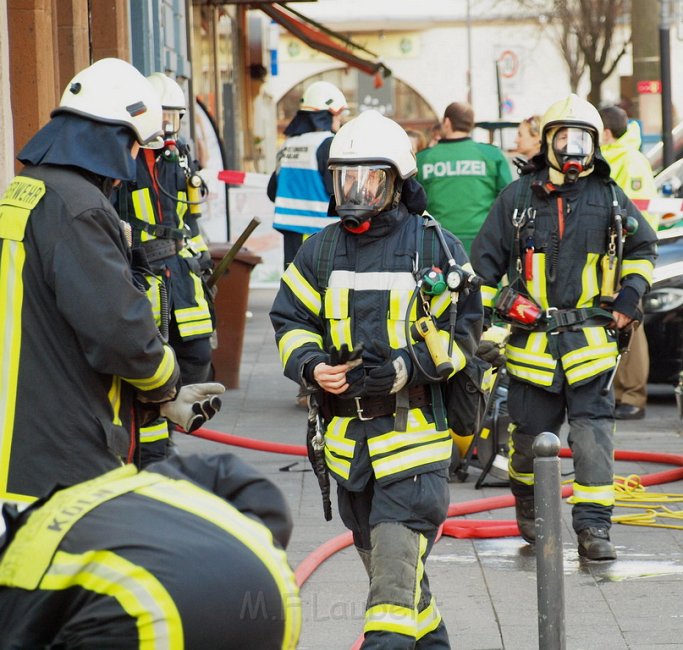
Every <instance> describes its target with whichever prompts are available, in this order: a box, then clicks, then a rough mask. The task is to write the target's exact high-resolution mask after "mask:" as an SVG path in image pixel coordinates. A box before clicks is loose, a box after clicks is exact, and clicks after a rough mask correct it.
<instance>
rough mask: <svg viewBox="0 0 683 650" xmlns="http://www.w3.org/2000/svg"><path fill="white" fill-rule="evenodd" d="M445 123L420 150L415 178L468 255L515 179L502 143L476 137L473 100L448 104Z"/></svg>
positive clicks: (432, 208)
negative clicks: (432, 142)
mask: <svg viewBox="0 0 683 650" xmlns="http://www.w3.org/2000/svg"><path fill="white" fill-rule="evenodd" d="M441 126H442V133H443V137H442V138H441V139H440V140H439V141H438V142H437V143H436V144H435V145H434V146H433V147H429V148H428V149H423V150H422V151H420V153H418V154H417V170H418V171H417V179H418V181H420V183H421V184H422V186H423V187H424V188H425V191H426V192H427V209H428V210H429V212H430V214H432V215H434V218H435V219H436V220H437V221H439V222H440V223H441V225H442V226H443V227H444V228H446V229H447V230H449V231H450V232H452V233H453V234H454V235H456V236H457V237H458V238H459V239H460V240H461V241H462V243H463V245H464V246H465V251H466V252H467V253H468V254H469V251H470V246H471V245H472V241H473V240H474V237H475V236H476V234H477V233H478V232H479V228H480V227H481V224H482V223H483V222H484V219H486V215H487V214H488V211H489V209H490V208H491V205H492V204H493V202H494V201H495V199H496V197H497V196H498V194H499V193H500V191H501V190H502V189H503V188H504V187H505V186H506V185H507V184H508V183H509V182H510V181H511V180H512V176H511V174H510V166H509V164H508V162H507V159H506V158H505V155H504V154H503V152H502V151H501V150H500V149H499V148H498V147H496V146H495V145H492V144H486V143H483V142H475V141H474V140H472V129H473V128H474V111H473V110H472V107H471V106H470V105H469V104H467V103H465V102H453V103H451V104H449V105H448V106H447V107H446V110H445V111H444V116H443V121H442V125H441Z"/></svg>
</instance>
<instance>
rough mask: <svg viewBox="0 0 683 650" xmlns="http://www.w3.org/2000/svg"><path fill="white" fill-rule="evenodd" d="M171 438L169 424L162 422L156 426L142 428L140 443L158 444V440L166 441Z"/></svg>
mask: <svg viewBox="0 0 683 650" xmlns="http://www.w3.org/2000/svg"><path fill="white" fill-rule="evenodd" d="M168 437H169V433H168V422H166V420H162V421H161V422H158V423H156V424H151V425H149V426H148V427H140V442H141V443H143V444H144V443H146V442H156V441H157V440H164V439H165V438H168Z"/></svg>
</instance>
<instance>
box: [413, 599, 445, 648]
mask: <svg viewBox="0 0 683 650" xmlns="http://www.w3.org/2000/svg"><path fill="white" fill-rule="evenodd" d="M439 623H441V614H440V612H439V608H438V607H437V606H436V600H434V596H432V598H431V600H430V601H429V605H427V607H425V608H424V609H423V610H422V611H421V612H418V614H417V638H418V640H419V639H421V638H422V637H423V636H425V634H429V633H430V632H433V631H434V630H436V628H437V627H439Z"/></svg>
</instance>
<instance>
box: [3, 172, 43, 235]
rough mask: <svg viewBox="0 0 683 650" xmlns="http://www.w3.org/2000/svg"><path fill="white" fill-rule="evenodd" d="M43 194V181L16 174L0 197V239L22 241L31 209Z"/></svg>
mask: <svg viewBox="0 0 683 650" xmlns="http://www.w3.org/2000/svg"><path fill="white" fill-rule="evenodd" d="M44 195H45V183H43V181H39V180H36V179H35V178H28V177H27V176H16V177H15V178H14V179H13V180H12V182H11V183H10V184H9V187H8V188H7V190H6V191H5V193H4V194H3V196H2V199H0V239H10V240H12V241H22V240H23V239H24V232H25V230H26V223H27V222H28V218H29V215H30V214H31V210H33V208H35V207H36V206H37V205H38V203H40V200H41V199H42V198H43V196H44Z"/></svg>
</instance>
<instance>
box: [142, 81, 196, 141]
mask: <svg viewBox="0 0 683 650" xmlns="http://www.w3.org/2000/svg"><path fill="white" fill-rule="evenodd" d="M147 80H148V81H149V83H151V84H152V87H153V88H154V90H155V91H156V92H157V94H158V95H159V99H160V100H161V108H162V109H163V118H162V121H163V129H164V135H165V136H169V135H171V134H176V133H178V131H180V120H181V119H182V117H183V115H185V110H186V109H187V102H186V101H185V93H184V91H183V89H182V88H181V87H180V84H178V82H177V81H175V80H174V79H171V78H170V77H167V76H166V75H165V74H163V73H162V72H154V73H152V74H151V75H149V77H147Z"/></svg>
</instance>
